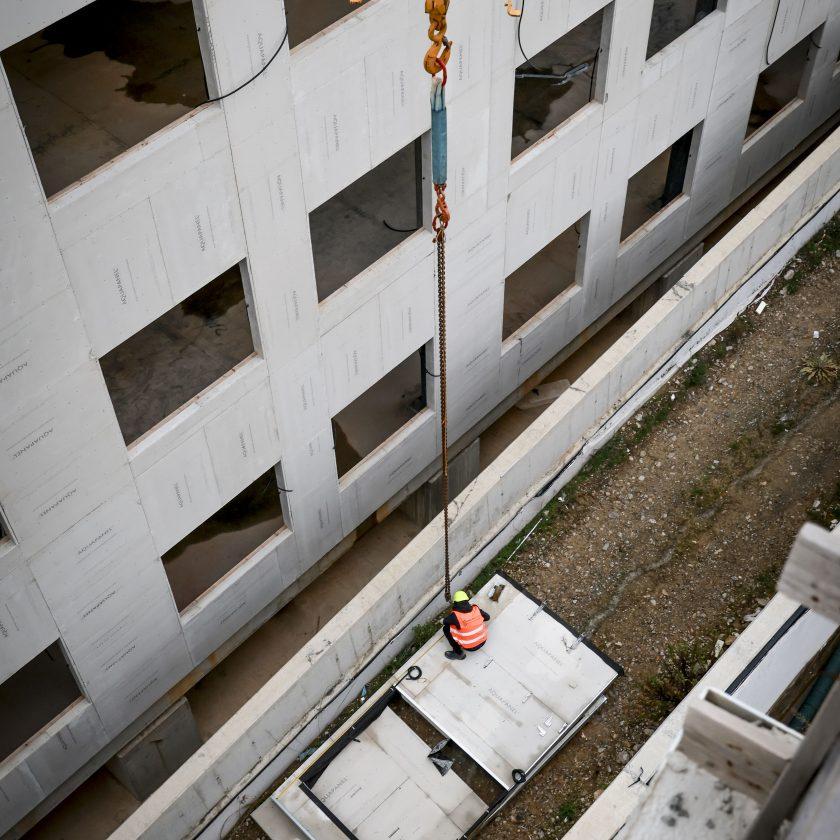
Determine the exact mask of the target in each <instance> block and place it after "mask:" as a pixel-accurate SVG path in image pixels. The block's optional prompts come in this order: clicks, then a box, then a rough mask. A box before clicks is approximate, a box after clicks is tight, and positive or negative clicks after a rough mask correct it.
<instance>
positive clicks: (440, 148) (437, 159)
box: [431, 76, 446, 185]
mask: <svg viewBox="0 0 840 840" xmlns="http://www.w3.org/2000/svg"><path fill="white" fill-rule="evenodd" d="M431 101H432V183H434V184H438V185H441V184H445V183H446V95H445V92H444V88H443V82H442V81H441V79H440V77H438V76H434V77H433V78H432V95H431Z"/></svg>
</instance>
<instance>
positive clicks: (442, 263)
mask: <svg viewBox="0 0 840 840" xmlns="http://www.w3.org/2000/svg"><path fill="white" fill-rule="evenodd" d="M435 243H436V246H437V291H438V385H439V389H440V462H441V470H440V476H441V482H440V484H441V488H440V492H441V503H442V505H443V564H444V578H443V591H444V596H445V597H446V600H447V601H451V600H452V592H451V581H450V571H449V441H448V434H447V432H448V430H447V426H448V418H447V409H446V225H445V224H444V225H443V226H441V227H440V228H438V229H437V231H436V234H435Z"/></svg>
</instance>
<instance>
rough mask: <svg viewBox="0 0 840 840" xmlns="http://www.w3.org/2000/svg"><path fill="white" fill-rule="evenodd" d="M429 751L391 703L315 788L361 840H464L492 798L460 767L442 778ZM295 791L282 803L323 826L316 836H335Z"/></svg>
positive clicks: (308, 823)
mask: <svg viewBox="0 0 840 840" xmlns="http://www.w3.org/2000/svg"><path fill="white" fill-rule="evenodd" d="M428 753H429V747H428V745H426V744H425V743H424V742H423V741H422V740H421V739H420V738H419V737H418V736H417V735H416V734H415V733H414V732H413V731H412V730H411V729H409V727H408V726H407V725H406V724H405V723H403V722H402V721H401V720H400V719H399V718H398V717H397V716H396V715H395V714H394V712H392V711H391V710H390V709H388V708H386V709H385V710H384V711H383V712H382V714H381V715H380V716H379V717H378V718H376V720H374V721H373V722H372V723H371V724H370V725H369V726H368V727H367V728H366V729H365V730H364V731H363V732H361V733H359V735H358V737H357V738H355V739H354V740H353V741H351V742H350V743H349V744H348V745H347V747H346V748H345V749H343V750H342V751H341V752H340V753H339V754H338V755H337V756H336V757H335V758H334V759H333V760H332V762H330V764H329V766H328V767H327V768H326V770H325V771H324V773H323V774H322V775H321V776H320V778H319V779H318V780H317V782H315V784H314V785H313V787H312V791H313V793H314V794H315V795H316V796H317V797H318V798H319V799H320V801H322V802H323V803H324V805H326V806H327V808H329V810H330V811H331V812H332V813H333V814H334V815H335V816H336V817H337V818H338V820H340V821H341V823H342V824H343V825H345V826H346V827H347V828H349V829H350V831H352V832H353V833H354V834H355V835H356V836H357V837H358V838H359V840H378V839H379V838H398V839H399V840H403V838H405V840H408V838H420V837H430V838H431V837H434V838H435V840H447V838H449V840H457V838H460V837H461V836H462V835H463V834H464V832H465V831H466V830H467V829H468V828H469V827H470V826H471V825H472V824H473V823H474V822H475V821H476V819H478V817H479V816H481V814H482V813H484V811H485V810H486V809H487V803H484V802H482V800H481V799H479V797H478V796H477V795H476V794H475V793H474V792H473V791H472V790H471V789H470V788H469V787H468V786H467V785H466V784H465V783H464V782H463V780H462V779H460V778H459V777H458V776H457V775H456V773H455V772H454V771H452V770H450V771H449V773H447V774H446V776H445V777H443V776H441V775H440V773H439V772H438V770H437V768H436V767H435V766H434V764H432V762H431V761H429V759H428ZM291 793H292V792H291V791H290V793H289V794H284V795H282V796H280V797H277V798H276V800H275V801H277V802H278V804H279V805H280V806H281V807H282V808H283V809H284V810H285V811H286V813H288V814H289V815H290V816H292V817H293V818H294V819H296V820H297V821H298V822H299V823H300V824H301V825H303V826H304V827H305V828H306V829H307V831H309V832H311V831H312V830H313V829H316V830H317V833H313V834H312V836H313V837H317V838H319V840H320V838H324V837H329V836H330V834H329V833H327V834H325V833H323V832H322V831H321V827H320V825H319V824H318V823H319V822H320V821H319V820H318V818H317V817H313V816H311V815H310V814H308V813H306V814H305V815H304V814H302V813H301V809H299V810H297V811H295V804H296V803H297V800H298V796H299V794H300V790H299V789H297V790H296V791H295V793H294V794H293V795H290V794H291ZM316 807H317V806H315V805H314V804H313V803H310V804H309V808H304V809H302V810H304V811H305V812H306V811H309V810H310V809H312V808H316ZM319 813H320V812H319Z"/></svg>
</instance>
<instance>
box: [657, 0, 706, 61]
mask: <svg viewBox="0 0 840 840" xmlns="http://www.w3.org/2000/svg"><path fill="white" fill-rule="evenodd" d="M717 7H718V0H653V13H652V14H651V18H650V32H649V34H648V44H647V54H646V56H645V58H646V59H648V58H651V57H652V56H654V55H656V54H657V53H658V52H659V51H660V50H664V49H665V47H667V46H668V44H670V43H672V42H673V41H676V40H677V38H679V37H680V35H683V34H684V33H686V32H688V30H689V29H691V27H692V26H694V24H695V23H697V22H699V21H701V20H702V19H703V18H704V17H706V15H708V14H711V13H712V12H713V11H714V10H715V9H716V8H717Z"/></svg>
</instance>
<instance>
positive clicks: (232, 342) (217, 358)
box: [99, 264, 254, 444]
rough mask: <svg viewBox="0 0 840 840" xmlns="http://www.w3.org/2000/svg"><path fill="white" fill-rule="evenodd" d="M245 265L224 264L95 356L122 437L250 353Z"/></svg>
mask: <svg viewBox="0 0 840 840" xmlns="http://www.w3.org/2000/svg"><path fill="white" fill-rule="evenodd" d="M243 265H244V264H243ZM243 265H239V264H238V265H235V266H233V267H232V268H229V269H228V270H227V271H225V272H224V273H222V274H220V275H219V276H218V277H217V278H216V279H215V280H212V281H211V282H210V283H208V284H207V285H206V286H203V287H202V288H201V289H199V290H198V291H197V292H194V293H193V294H192V295H190V296H189V297H188V298H187V299H186V300H184V301H183V302H182V303H179V304H177V305H176V306H174V307H173V308H172V309H170V310H169V311H168V312H164V314H163V315H161V316H160V317H159V318H158V319H157V320H155V321H153V322H152V323H151V324H148V325H147V326H145V327H143V329H141V330H140V331H139V332H137V333H135V334H134V335H133V336H131V337H130V338H128V339H126V340H125V341H124V342H123V343H122V344H119V345H117V346H116V347H115V348H114V349H113V350H110V351H109V352H108V353H106V354H105V355H104V356H103V357H102V358H101V359H100V360H99V361H100V364H101V366H102V373H103V375H104V377H105V384H106V385H107V386H108V392H109V393H110V395H111V401H112V402H113V405H114V411H115V412H116V415H117V421H118V422H119V425H120V430H121V431H122V433H123V438H124V439H125V442H126V444H130V443H132V442H134V441H136V440H137V439H138V438H139V437H140V436H141V435H143V434H145V433H146V432H148V431H149V429H151V428H152V427H154V426H155V425H157V424H158V423H159V422H160V421H161V420H163V419H164V418H166V417H168V416H169V415H170V414H172V413H173V412H174V411H176V410H177V409H179V408H181V406H183V405H184V404H185V403H187V402H189V400H191V399H192V398H193V397H195V396H196V395H197V394H199V393H200V392H201V391H203V390H204V389H205V388H207V387H208V386H210V385H212V384H213V383H214V382H215V381H216V380H218V379H219V378H220V377H221V376H223V375H224V374H225V373H227V372H228V371H230V370H231V369H232V368H233V367H235V366H236V365H238V364H239V363H241V362H242V361H244V360H245V359H246V358H248V356H250V355H251V354H252V353H253V352H254V338H253V334H252V330H251V324H250V320H249V311H248V305H247V302H246V296H245V288H244V284H243Z"/></svg>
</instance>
